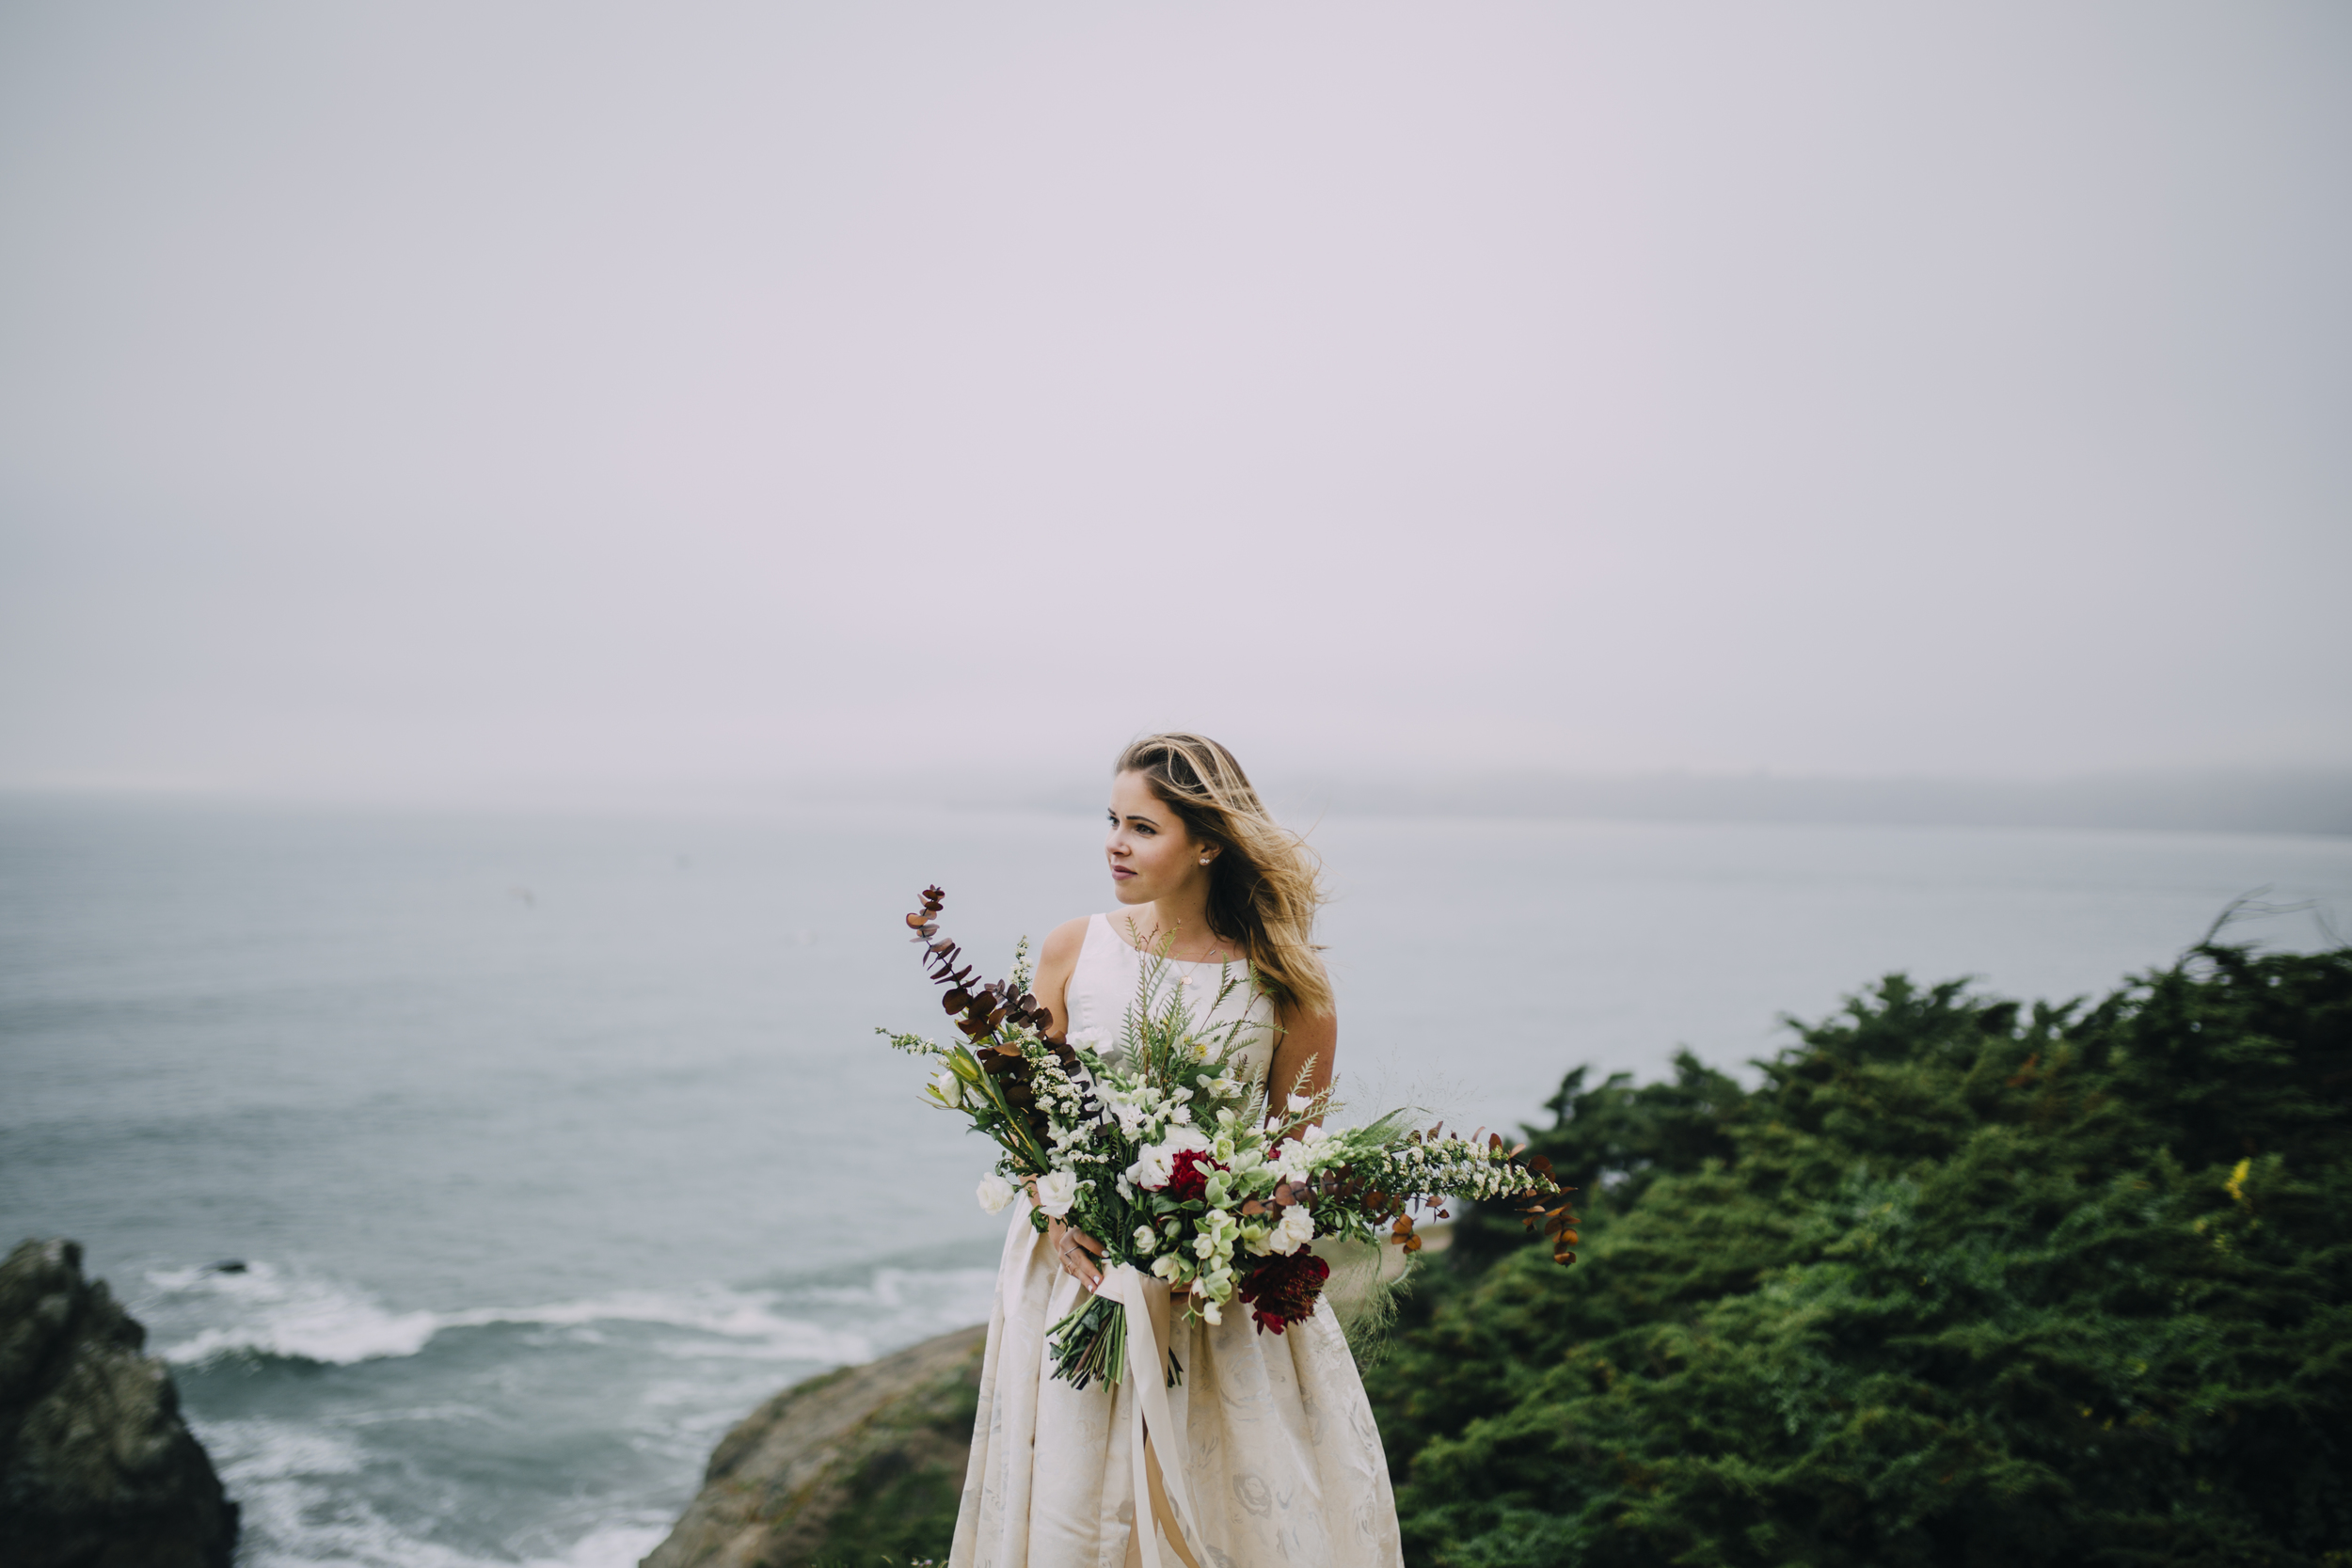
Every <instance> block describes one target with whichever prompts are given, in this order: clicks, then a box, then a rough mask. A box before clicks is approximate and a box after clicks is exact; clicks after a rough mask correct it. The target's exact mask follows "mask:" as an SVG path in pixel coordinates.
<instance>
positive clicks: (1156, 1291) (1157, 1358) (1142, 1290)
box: [1094, 1263, 1207, 1568]
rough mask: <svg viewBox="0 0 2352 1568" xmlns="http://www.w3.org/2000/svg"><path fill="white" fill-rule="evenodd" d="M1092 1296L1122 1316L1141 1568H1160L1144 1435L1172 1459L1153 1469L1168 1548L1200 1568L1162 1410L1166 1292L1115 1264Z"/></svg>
mask: <svg viewBox="0 0 2352 1568" xmlns="http://www.w3.org/2000/svg"><path fill="white" fill-rule="evenodd" d="M1094 1293H1095V1294H1096V1295H1098V1296H1101V1297H1103V1298H1104V1299H1105V1300H1107V1301H1115V1302H1117V1303H1119V1304H1120V1306H1121V1307H1124V1308H1125V1309H1126V1313H1127V1386H1128V1387H1129V1388H1130V1389H1132V1390H1134V1396H1133V1398H1131V1399H1130V1400H1129V1401H1128V1403H1127V1409H1128V1411H1129V1416H1130V1418H1129V1422H1128V1428H1127V1451H1128V1454H1129V1455H1130V1457H1131V1458H1132V1459H1133V1461H1134V1464H1135V1472H1136V1526H1135V1528H1136V1542H1137V1544H1138V1545H1139V1546H1140V1547H1141V1548H1142V1557H1143V1568H1160V1541H1159V1535H1160V1532H1159V1530H1158V1529H1157V1528H1155V1524H1156V1521H1155V1514H1156V1513H1157V1511H1156V1510H1155V1509H1154V1508H1153V1507H1152V1502H1153V1500H1154V1498H1153V1492H1154V1490H1155V1488H1153V1487H1152V1477H1151V1471H1150V1457H1149V1456H1148V1455H1146V1453H1145V1452H1144V1440H1145V1438H1146V1436H1147V1434H1148V1433H1157V1434H1158V1435H1159V1439H1160V1450H1161V1451H1162V1452H1165V1453H1170V1454H1173V1455H1174V1463H1173V1464H1170V1463H1168V1462H1166V1461H1163V1462H1162V1463H1161V1465H1160V1466H1159V1471H1160V1477H1159V1479H1160V1489H1164V1495H1165V1496H1166V1497H1167V1500H1168V1513H1170V1514H1171V1515H1172V1516H1173V1517H1172V1518H1171V1519H1170V1521H1169V1522H1170V1523H1171V1524H1172V1525H1173V1526H1174V1528H1173V1529H1171V1530H1170V1531H1169V1532H1168V1536H1169V1544H1171V1545H1173V1546H1174V1547H1175V1548H1176V1555H1177V1556H1178V1557H1180V1558H1182V1559H1184V1561H1185V1562H1187V1563H1189V1564H1191V1565H1192V1568H1200V1562H1201V1560H1203V1559H1204V1558H1205V1557H1206V1555H1207V1554H1206V1553H1204V1552H1202V1551H1200V1549H1199V1545H1200V1537H1199V1535H1198V1533H1197V1532H1196V1531H1195V1530H1194V1528H1193V1524H1192V1521H1193V1519H1194V1517H1195V1515H1194V1513H1193V1512H1192V1494H1191V1493H1190V1492H1189V1491H1188V1490H1187V1489H1186V1488H1185V1485H1184V1452H1185V1444H1184V1438H1183V1436H1182V1434H1181V1433H1179V1432H1178V1431H1177V1428H1176V1419H1175V1418H1174V1417H1173V1416H1172V1415H1170V1414H1169V1412H1168V1352H1167V1350H1166V1349H1165V1348H1164V1344H1165V1340H1166V1337H1167V1329H1168V1287H1167V1286H1166V1285H1164V1284H1162V1283H1161V1282H1160V1281H1158V1280H1156V1279H1152V1278H1149V1277H1147V1276H1146V1275H1143V1274H1141V1273H1138V1272H1137V1271H1136V1266H1135V1265H1134V1264H1132V1263H1121V1264H1120V1265H1119V1266H1118V1267H1117V1268H1115V1269H1112V1270H1110V1271H1109V1272H1108V1273H1106V1274H1105V1275H1103V1283H1101V1284H1100V1285H1097V1286H1096V1287H1095V1288H1094Z"/></svg>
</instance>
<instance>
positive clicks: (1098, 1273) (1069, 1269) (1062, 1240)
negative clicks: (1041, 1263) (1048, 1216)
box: [1045, 1220, 1103, 1291]
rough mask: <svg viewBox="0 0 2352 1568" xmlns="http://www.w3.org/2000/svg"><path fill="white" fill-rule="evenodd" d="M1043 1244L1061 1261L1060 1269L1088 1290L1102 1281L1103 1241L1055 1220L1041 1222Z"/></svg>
mask: <svg viewBox="0 0 2352 1568" xmlns="http://www.w3.org/2000/svg"><path fill="white" fill-rule="evenodd" d="M1045 1244H1046V1245H1047V1246H1050V1247H1052V1248H1053V1249H1054V1256H1055V1257H1056V1258H1057V1259H1060V1260H1061V1272H1062V1273H1064V1274H1066V1275H1072V1276H1073V1277H1074V1278H1075V1279H1076V1280H1077V1281H1078V1283H1079V1284H1081V1285H1083V1286H1085V1287H1086V1288H1087V1289H1088V1290H1089V1291H1091V1290H1093V1289H1094V1288H1095V1287H1096V1286H1098V1285H1100V1284H1102V1283H1103V1267H1102V1263H1101V1261H1100V1259H1102V1256H1103V1243H1100V1242H1098V1241H1096V1240H1095V1239H1094V1238H1093V1237H1091V1236H1089V1235H1088V1234H1087V1233H1086V1232H1085V1231H1083V1230H1077V1229H1073V1228H1072V1227H1069V1226H1066V1225H1064V1224H1062V1222H1061V1221H1059V1220H1047V1221H1046V1222H1045Z"/></svg>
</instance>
